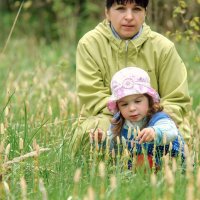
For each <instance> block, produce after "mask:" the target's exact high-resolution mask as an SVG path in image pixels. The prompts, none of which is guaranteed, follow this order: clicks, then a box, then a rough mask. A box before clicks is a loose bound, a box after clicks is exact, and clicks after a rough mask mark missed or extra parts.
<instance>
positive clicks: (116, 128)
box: [111, 94, 163, 137]
mask: <svg viewBox="0 0 200 200" xmlns="http://www.w3.org/2000/svg"><path fill="white" fill-rule="evenodd" d="M144 95H145V96H146V97H147V98H148V100H149V110H148V113H147V116H146V117H147V122H146V124H145V125H144V127H146V126H147V124H148V123H149V121H150V119H151V117H152V115H153V114H155V113H157V112H161V111H162V110H163V107H162V106H161V105H160V103H155V102H154V101H153V98H152V97H151V96H150V95H148V94H144ZM124 122H125V119H124V117H123V116H122V115H121V113H120V117H118V118H117V119H114V118H112V120H111V124H112V125H113V129H112V132H113V135H114V137H117V136H120V132H121V129H122V127H123V124H124ZM144 127H142V128H144Z"/></svg>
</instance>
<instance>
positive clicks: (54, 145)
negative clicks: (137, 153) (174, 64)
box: [0, 37, 200, 200]
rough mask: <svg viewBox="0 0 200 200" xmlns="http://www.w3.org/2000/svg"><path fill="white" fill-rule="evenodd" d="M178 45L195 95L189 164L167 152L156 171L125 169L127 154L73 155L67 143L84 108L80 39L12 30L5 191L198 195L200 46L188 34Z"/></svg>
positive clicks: (1, 192)
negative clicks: (78, 74)
mask: <svg viewBox="0 0 200 200" xmlns="http://www.w3.org/2000/svg"><path fill="white" fill-rule="evenodd" d="M2 46H3V45H2ZM177 48H178V51H179V53H180V55H181V57H182V58H183V60H184V62H185V64H186V66H187V70H188V80H189V89H190V94H191V97H192V102H193V105H192V111H191V112H190V113H189V115H190V124H191V140H190V141H189V149H188V151H187V159H186V164H187V165H186V169H185V172H183V170H182V169H181V168H180V160H172V159H169V157H168V156H166V157H164V158H163V162H164V167H163V169H162V170H160V171H159V172H158V173H157V174H155V173H154V172H153V171H150V170H136V169H134V170H128V169H127V165H126V163H127V162H126V161H127V155H126V154H124V155H123V156H118V155H112V156H111V157H109V158H108V155H107V154H106V155H102V152H101V149H98V148H95V147H92V148H91V151H90V154H89V155H88V156H84V154H83V153H82V152H81V148H80V152H79V154H78V155H77V156H76V157H74V158H72V156H71V152H70V149H69V148H68V147H69V143H70V140H71V136H72V134H73V131H74V128H76V125H74V124H75V122H77V121H78V117H79V114H78V112H79V109H80V108H79V104H78V101H77V98H76V94H75V61H74V57H75V55H74V54H75V47H73V46H70V43H69V42H66V41H60V42H58V41H57V42H52V43H51V44H48V43H46V42H45V41H43V40H38V39H37V38H34V37H22V38H20V37H17V38H15V37H13V38H12V39H11V40H10V41H9V43H8V46H7V48H6V50H5V51H4V52H3V53H1V54H0V70H1V73H0V89H1V93H0V111H1V113H0V119H1V121H0V199H2V200H3V199H11V200H12V199H23V200H25V199H43V200H46V199H52V200H57V199H60V200H61V199H65V200H67V199H68V200H70V199H84V200H93V199H102V200H103V199H113V200H114V199H127V200H128V199H168V200H169V199H187V200H193V199H194V200H197V199H200V191H199V188H200V168H199V158H200V157H199V147H200V144H199V142H200V138H199V137H200V136H199V134H200V114H199V113H200V112H199V110H200V107H199V97H200V91H199V79H200V74H199V69H198V68H199V62H198V60H197V59H196V57H197V54H198V53H199V52H198V47H197V45H196V44H195V43H194V44H193V43H189V42H187V41H185V42H182V43H178V44H177ZM69 50H70V51H69ZM115 158H117V160H118V162H117V163H115V162H114V159H115ZM194 163H195V164H194Z"/></svg>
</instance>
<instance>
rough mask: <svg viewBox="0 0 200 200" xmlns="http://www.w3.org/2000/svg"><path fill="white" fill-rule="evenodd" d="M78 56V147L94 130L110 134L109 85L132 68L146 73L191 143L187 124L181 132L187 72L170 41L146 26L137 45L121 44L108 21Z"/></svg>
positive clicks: (87, 37)
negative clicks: (114, 78) (79, 108)
mask: <svg viewBox="0 0 200 200" xmlns="http://www.w3.org/2000/svg"><path fill="white" fill-rule="evenodd" d="M76 56H77V57H76V67H77V68H76V84H77V95H78V98H79V100H80V106H81V108H82V112H81V113H80V114H81V116H80V119H79V123H80V124H79V128H78V129H77V131H76V132H77V133H76V134H75V135H74V140H73V142H76V141H77V140H79V139H80V138H81V140H82V139H83V134H84V133H87V132H88V131H89V130H90V129H91V128H94V127H95V126H98V127H100V128H101V129H103V130H104V131H107V129H108V127H109V124H110V121H109V120H110V117H111V116H112V115H111V113H109V111H108V109H107V108H106V103H107V101H108V98H109V96H110V95H111V91H110V81H111V78H112V76H113V74H114V73H115V72H117V71H118V70H120V69H122V68H124V67H127V66H137V67H140V68H142V69H144V70H145V71H147V73H148V74H149V76H150V79H151V84H152V86H153V88H154V89H156V90H157V91H158V93H159V95H160V97H161V104H162V105H163V106H164V110H165V111H166V112H167V113H168V114H170V116H171V117H172V118H173V119H174V120H175V122H176V123H177V124H178V125H179V127H180V129H182V130H181V131H182V133H183V135H184V138H185V139H186V140H187V139H188V138H189V136H190V135H189V131H188V130H189V129H188V127H187V124H186V122H184V125H185V128H184V130H183V128H182V125H183V120H184V119H183V118H184V116H185V115H186V113H187V112H188V110H189V109H190V97H189V93H188V84H187V71H186V67H185V65H184V63H183V61H182V59H181V58H180V56H179V55H178V53H177V51H176V49H175V46H174V44H173V43H172V42H171V41H170V40H168V39H167V38H165V37H164V36H162V35H160V34H158V33H156V32H153V31H151V29H150V27H149V26H147V25H146V24H144V26H143V31H142V34H141V35H140V36H139V37H138V38H137V39H134V40H121V39H117V38H116V37H115V36H114V35H113V33H112V31H111V29H110V26H109V24H108V21H107V20H104V21H103V22H102V23H100V24H98V25H97V26H96V27H95V29H93V30H91V31H90V32H88V33H86V34H85V35H84V36H83V37H82V38H81V39H80V41H79V43H78V47H77V55H76ZM83 105H84V106H83ZM87 135H88V134H87ZM75 140H76V141H75ZM85 142H86V141H85Z"/></svg>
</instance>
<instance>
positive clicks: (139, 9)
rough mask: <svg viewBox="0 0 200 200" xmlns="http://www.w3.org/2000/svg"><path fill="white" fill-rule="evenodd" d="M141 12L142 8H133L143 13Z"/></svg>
mask: <svg viewBox="0 0 200 200" xmlns="http://www.w3.org/2000/svg"><path fill="white" fill-rule="evenodd" d="M141 10H142V8H141V7H135V8H133V11H141Z"/></svg>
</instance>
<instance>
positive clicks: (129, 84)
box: [107, 67, 160, 113]
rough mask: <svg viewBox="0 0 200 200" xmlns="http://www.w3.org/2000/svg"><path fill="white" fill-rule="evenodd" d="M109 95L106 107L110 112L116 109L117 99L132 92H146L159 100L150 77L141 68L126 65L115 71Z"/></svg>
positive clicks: (156, 100)
mask: <svg viewBox="0 0 200 200" xmlns="http://www.w3.org/2000/svg"><path fill="white" fill-rule="evenodd" d="M111 93H112V95H111V97H110V98H109V100H108V103H107V107H108V109H109V111H110V112H112V113H116V112H117V111H118V108H117V103H116V102H117V101H118V100H119V99H121V98H123V97H126V96H129V95H133V94H148V95H150V96H151V97H152V98H153V101H154V102H159V101H160V97H159V94H158V93H157V92H156V91H155V90H154V89H153V88H152V87H151V84H150V77H149V75H148V74H147V72H145V71H144V70H143V69H140V68H138V67H126V68H123V69H121V70H120V71H118V72H116V73H115V74H114V76H113V78H112V80H111Z"/></svg>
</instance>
